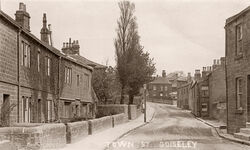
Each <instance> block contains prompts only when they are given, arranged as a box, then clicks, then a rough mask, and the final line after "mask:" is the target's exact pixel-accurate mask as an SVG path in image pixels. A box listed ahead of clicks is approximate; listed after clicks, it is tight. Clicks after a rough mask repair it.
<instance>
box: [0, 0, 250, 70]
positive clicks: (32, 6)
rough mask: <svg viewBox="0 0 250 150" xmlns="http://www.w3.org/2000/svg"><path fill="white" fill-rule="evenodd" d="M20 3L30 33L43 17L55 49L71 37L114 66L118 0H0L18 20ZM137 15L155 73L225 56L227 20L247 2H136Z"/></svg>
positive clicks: (89, 54) (83, 50) (85, 50)
mask: <svg viewBox="0 0 250 150" xmlns="http://www.w3.org/2000/svg"><path fill="white" fill-rule="evenodd" d="M19 2H24V3H25V4H26V9H27V12H28V13H29V14H30V16H31V21H30V25H31V32H32V33H33V34H34V35H36V36H37V37H38V38H40V30H41V28H42V18H43V13H46V14H47V21H48V24H51V25H52V34H53V35H52V36H53V43H54V46H55V47H56V48H57V49H60V50H61V48H62V46H63V42H67V41H68V39H69V38H72V39H73V40H79V44H80V54H81V55H82V56H84V57H86V58H88V59H90V60H93V61H95V62H98V63H101V64H105V63H106V62H107V61H108V65H111V66H114V65H115V48H114V44H113V42H114V38H115V37H116V33H115V29H116V28H117V22H116V21H117V19H118V17H119V8H118V4H117V3H118V1H117V0H105V1H104V0H94V1H90V0H71V1H68V0H64V1H63V2H62V1H58V0H50V1H48V0H37V1H30V0H22V1H15V0H1V9H2V10H3V11H4V12H5V13H7V14H8V15H10V16H11V17H12V18H14V14H15V12H16V10H17V9H18V5H19ZM133 2H134V3H135V7H136V8H135V9H136V12H135V15H136V17H137V22H138V26H139V35H140V36H141V44H142V45H143V46H144V50H146V51H148V52H149V53H150V56H151V57H153V58H154V62H155V63H156V68H157V74H159V75H161V71H162V70H166V72H167V73H169V72H173V71H177V70H183V71H184V72H185V73H187V72H191V73H192V74H193V73H194V71H195V69H202V67H203V66H210V65H212V63H213V59H219V58H220V57H223V56H224V53H225V46H224V45H225V40H224V37H225V33H224V25H225V21H226V19H227V18H229V17H231V16H233V15H235V14H237V13H239V12H240V11H241V10H243V9H244V8H246V7H248V6H249V4H250V2H249V1H248V0H241V1H239V0H203V1H198V0H146V1H142V0H137V1H133Z"/></svg>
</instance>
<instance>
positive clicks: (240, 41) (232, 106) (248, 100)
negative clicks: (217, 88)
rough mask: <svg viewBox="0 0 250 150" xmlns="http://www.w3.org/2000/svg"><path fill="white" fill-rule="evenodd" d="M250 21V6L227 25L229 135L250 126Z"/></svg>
mask: <svg viewBox="0 0 250 150" xmlns="http://www.w3.org/2000/svg"><path fill="white" fill-rule="evenodd" d="M249 19H250V7H247V8H246V9H244V10H242V11H241V12H240V13H238V14H236V15H234V16H232V17H230V18H228V19H227V20H226V24H225V33H226V85H227V106H228V111H227V116H228V119H227V127H228V128H227V129H228V133H236V132H239V131H243V130H245V129H241V128H246V126H247V124H248V125H249V124H250V66H249V64H250V56H249V48H250V45H249V40H250V33H249V31H250V24H249ZM240 129H241V130H240ZM248 131H249V130H248ZM239 134H241V133H239ZM243 134H244V133H243ZM243 134H241V135H238V133H237V134H236V136H242V137H243V136H244V135H243ZM248 135H249V133H248ZM245 138H248V139H249V136H248V137H245Z"/></svg>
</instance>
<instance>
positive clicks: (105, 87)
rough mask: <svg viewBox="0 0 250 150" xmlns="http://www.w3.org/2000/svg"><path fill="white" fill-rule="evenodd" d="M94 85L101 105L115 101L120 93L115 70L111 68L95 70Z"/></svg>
mask: <svg viewBox="0 0 250 150" xmlns="http://www.w3.org/2000/svg"><path fill="white" fill-rule="evenodd" d="M92 85H93V89H94V91H95V93H96V96H97V98H98V99H99V100H100V101H101V103H107V100H108V99H113V98H114V97H115V96H116V95H117V94H118V93H119V92H120V83H119V82H118V81H117V78H116V73H115V69H114V68H113V67H111V66H109V67H108V68H106V69H97V70H95V71H94V72H93V76H92Z"/></svg>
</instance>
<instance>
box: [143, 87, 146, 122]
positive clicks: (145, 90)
mask: <svg viewBox="0 0 250 150" xmlns="http://www.w3.org/2000/svg"><path fill="white" fill-rule="evenodd" d="M143 88H144V122H147V113H146V112H147V107H146V106H147V105H146V102H147V100H146V98H147V85H146V84H144V85H143Z"/></svg>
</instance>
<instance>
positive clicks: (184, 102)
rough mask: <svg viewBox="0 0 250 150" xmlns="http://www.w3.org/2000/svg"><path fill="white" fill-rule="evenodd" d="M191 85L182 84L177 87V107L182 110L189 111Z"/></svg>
mask: <svg viewBox="0 0 250 150" xmlns="http://www.w3.org/2000/svg"><path fill="white" fill-rule="evenodd" d="M191 85H192V82H188V83H186V84H183V85H181V86H179V87H177V107H179V108H182V109H190V105H189V104H190V103H189V100H190V97H189V95H190V92H189V91H190V87H191Z"/></svg>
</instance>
